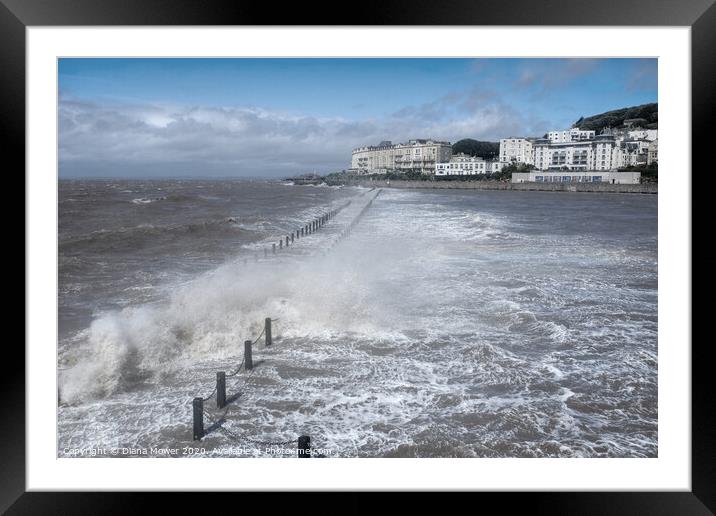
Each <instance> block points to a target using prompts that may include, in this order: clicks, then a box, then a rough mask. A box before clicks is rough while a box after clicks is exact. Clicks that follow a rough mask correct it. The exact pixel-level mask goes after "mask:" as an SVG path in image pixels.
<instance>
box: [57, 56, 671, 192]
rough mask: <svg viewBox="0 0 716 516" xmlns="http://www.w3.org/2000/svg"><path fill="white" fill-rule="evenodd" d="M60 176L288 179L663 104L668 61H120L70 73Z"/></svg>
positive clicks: (85, 62) (87, 62) (63, 92)
mask: <svg viewBox="0 0 716 516" xmlns="http://www.w3.org/2000/svg"><path fill="white" fill-rule="evenodd" d="M58 73H59V77H58V79H59V80H58V84H59V92H58V94H59V113H58V122H59V171H60V177H142V178H145V177H242V176H243V177H287V176H291V175H295V174H303V173H307V172H313V171H317V172H319V173H328V172H333V171H337V170H342V169H347V168H349V167H350V158H351V150H352V149H353V148H356V147H360V146H364V145H374V144H377V143H378V142H380V141H383V140H391V141H393V142H402V141H407V140H409V139H414V138H433V139H438V140H443V141H445V140H447V141H450V142H453V143H454V142H456V141H458V140H461V139H463V138H473V139H476V140H488V141H499V139H500V138H507V137H510V136H541V135H543V134H544V133H546V132H547V131H550V130H555V129H566V128H568V127H569V126H570V125H572V124H573V123H574V122H575V121H576V120H577V119H578V118H579V117H580V116H590V115H594V114H598V113H601V112H604V111H608V110H611V109H618V108H622V107H628V106H635V105H639V104H645V103H648V102H657V101H658V95H657V90H658V89H657V60H656V59H623V58H622V59H617V58H605V59H581V58H573V59H534V58H529V59H452V58H438V59H423V58H411V59H395V58H388V59H371V58H362V59H348V58H345V59H298V58H288V59H270V58H254V59H243V58H242V59H204V58H201V59H145V58H137V59H118V58H102V59H89V58H69V59H68V58H63V59H60V60H59V65H58Z"/></svg>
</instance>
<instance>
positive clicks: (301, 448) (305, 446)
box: [298, 435, 311, 459]
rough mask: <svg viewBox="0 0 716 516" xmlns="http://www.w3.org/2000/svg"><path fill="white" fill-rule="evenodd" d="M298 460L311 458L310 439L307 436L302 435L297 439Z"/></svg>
mask: <svg viewBox="0 0 716 516" xmlns="http://www.w3.org/2000/svg"><path fill="white" fill-rule="evenodd" d="M298 458H299V459H310V458H311V438H310V437H309V436H308V435H302V436H301V437H299V438H298Z"/></svg>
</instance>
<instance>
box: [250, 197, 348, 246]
mask: <svg viewBox="0 0 716 516" xmlns="http://www.w3.org/2000/svg"><path fill="white" fill-rule="evenodd" d="M350 203H351V201H348V202H346V203H345V204H344V205H343V206H341V207H339V208H335V209H333V210H330V211H328V212H327V213H324V214H323V215H321V216H320V217H318V218H317V219H314V220H312V221H311V222H309V223H308V224H306V225H305V226H303V227H302V228H300V229H297V230H296V231H292V232H291V233H290V234H289V235H286V237H285V239H284V237H282V238H280V239H279V241H278V248H277V247H276V244H271V253H272V254H276V251H277V250H278V251H281V250H283V248H284V242H285V246H286V248H288V246H289V245H293V243H294V241H295V240H298V239H300V238H301V237H305V236H308V235H311V234H313V233H315V232H316V231H318V230H319V229H320V228H322V227H323V226H324V225H325V224H326V223H327V222H328V221H330V220H331V219H332V218H334V217H335V216H336V215H338V212H340V211H341V210H342V209H343V208H345V207H346V206H348V205H349V204H350ZM266 257H268V249H264V258H266Z"/></svg>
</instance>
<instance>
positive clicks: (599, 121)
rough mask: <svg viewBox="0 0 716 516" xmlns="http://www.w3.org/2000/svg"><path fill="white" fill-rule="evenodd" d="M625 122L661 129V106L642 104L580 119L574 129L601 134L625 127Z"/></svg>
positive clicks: (575, 123)
mask: <svg viewBox="0 0 716 516" xmlns="http://www.w3.org/2000/svg"><path fill="white" fill-rule="evenodd" d="M639 119H640V120H639ZM625 120H635V124H634V125H638V126H640V127H644V128H646V129H657V128H658V127H659V104H658V103H656V102H654V103H651V104H642V105H641V106H632V107H627V108H621V109H614V110H612V111H607V112H606V113H600V114H599V115H592V116H589V117H586V118H584V117H580V119H579V120H577V121H576V122H574V124H573V125H572V127H578V128H580V129H583V130H592V131H596V132H597V134H599V133H600V132H601V130H602V129H604V128H606V127H611V128H612V129H618V128H621V127H624V121H625Z"/></svg>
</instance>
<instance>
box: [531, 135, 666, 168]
mask: <svg viewBox="0 0 716 516" xmlns="http://www.w3.org/2000/svg"><path fill="white" fill-rule="evenodd" d="M650 145H652V144H651V142H648V141H646V140H635V139H630V138H628V137H625V136H624V135H616V136H615V135H613V134H612V133H611V132H610V131H605V132H604V133H603V134H600V135H598V136H595V137H594V138H592V139H588V140H583V141H573V142H564V143H553V142H552V141H550V140H549V139H540V140H537V141H536V142H535V144H534V149H535V150H534V155H535V162H534V165H535V168H536V169H537V170H572V171H575V170H576V171H589V170H598V171H609V170H612V171H614V170H617V169H618V168H621V167H628V166H633V165H639V164H643V163H647V160H648V154H649V148H650ZM652 148H653V146H652Z"/></svg>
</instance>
